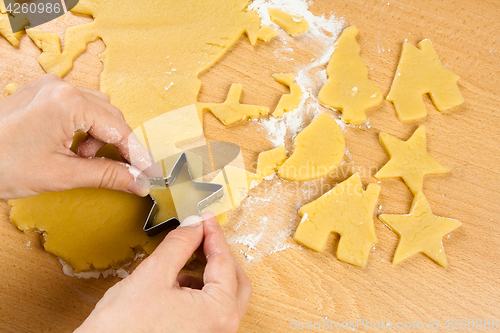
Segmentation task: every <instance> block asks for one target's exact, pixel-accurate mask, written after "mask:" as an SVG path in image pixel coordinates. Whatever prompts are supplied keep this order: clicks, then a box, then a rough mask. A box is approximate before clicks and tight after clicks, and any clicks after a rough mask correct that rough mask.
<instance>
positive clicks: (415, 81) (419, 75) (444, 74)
mask: <svg viewBox="0 0 500 333" xmlns="http://www.w3.org/2000/svg"><path fill="white" fill-rule="evenodd" d="M458 79H459V77H458V75H456V74H455V73H453V72H452V71H450V70H449V69H447V68H446V67H444V66H443V64H442V63H441V61H439V58H438V55H437V52H436V50H435V49H434V46H432V43H431V41H430V40H428V39H424V40H422V41H421V42H420V43H418V48H416V47H414V46H413V45H412V44H410V43H409V42H405V43H404V44H403V52H402V53H401V59H400V60H399V64H398V68H397V70H396V76H394V81H393V83H392V86H391V90H390V91H389V94H388V95H387V100H388V101H390V102H392V103H393V104H394V107H395V109H396V113H397V114H398V117H399V120H401V121H403V122H407V121H413V120H418V119H422V118H425V117H426V116H427V110H426V108H425V104H424V101H423V99H422V94H427V93H428V94H429V95H430V96H431V99H432V102H433V103H434V105H435V106H436V108H437V109H438V110H439V111H445V110H448V109H450V108H452V107H454V106H457V105H460V104H462V103H463V102H464V98H463V97H462V94H461V93H460V90H459V89H458V85H457V81H458Z"/></svg>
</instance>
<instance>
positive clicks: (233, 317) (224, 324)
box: [219, 306, 241, 333]
mask: <svg viewBox="0 0 500 333" xmlns="http://www.w3.org/2000/svg"><path fill="white" fill-rule="evenodd" d="M240 320H241V318H240V314H239V312H238V310H237V309H236V306H235V308H233V309H231V310H228V311H226V313H225V315H223V316H221V317H220V323H219V331H220V332H224V333H226V332H227V333H234V332H237V331H238V328H239V326H240Z"/></svg>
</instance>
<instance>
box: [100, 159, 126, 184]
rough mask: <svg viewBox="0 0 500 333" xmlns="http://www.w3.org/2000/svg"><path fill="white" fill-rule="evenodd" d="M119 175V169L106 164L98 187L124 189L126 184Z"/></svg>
mask: <svg viewBox="0 0 500 333" xmlns="http://www.w3.org/2000/svg"><path fill="white" fill-rule="evenodd" d="M121 174H122V173H121V172H120V169H119V168H118V167H117V166H116V165H113V164H108V165H107V166H106V167H105V168H104V170H103V172H102V176H101V182H100V184H99V187H100V188H109V189H122V188H126V187H127V185H128V183H127V181H126V180H125V179H124V177H121ZM126 183H127V184H126Z"/></svg>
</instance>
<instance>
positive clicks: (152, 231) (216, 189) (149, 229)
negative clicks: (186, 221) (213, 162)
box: [143, 153, 224, 237]
mask: <svg viewBox="0 0 500 333" xmlns="http://www.w3.org/2000/svg"><path fill="white" fill-rule="evenodd" d="M184 164H187V171H188V173H189V179H190V180H191V182H192V183H193V186H194V188H195V189H196V190H198V191H205V192H212V194H210V195H209V196H208V197H206V198H205V199H203V200H201V201H200V202H198V205H197V207H198V214H201V211H202V210H203V208H206V207H208V206H210V205H211V204H212V203H214V202H215V201H217V200H219V199H221V198H222V197H223V195H224V186H222V185H220V184H216V183H206V182H198V181H194V180H193V176H192V175H191V170H190V168H189V162H188V159H187V155H186V153H182V154H181V155H180V156H179V158H178V159H177V161H176V162H175V164H174V167H173V168H172V170H171V171H170V174H169V175H168V176H167V177H158V178H149V181H150V182H151V186H155V185H157V186H163V187H164V186H172V185H173V184H174V183H175V180H176V179H177V176H179V173H180V172H181V170H182V168H183V167H184ZM148 196H149V198H151V200H152V201H153V206H152V207H151V210H150V211H149V215H148V219H147V220H146V223H145V224H144V227H143V230H144V231H145V232H146V233H147V235H148V236H150V237H151V236H154V235H157V234H159V233H160V232H162V231H165V230H169V229H171V228H174V227H176V226H178V225H179V224H180V222H179V219H178V218H176V217H173V218H171V219H168V220H166V221H163V222H161V223H159V224H157V225H153V222H154V220H155V219H156V216H157V215H158V212H159V211H160V209H159V207H158V204H157V202H156V200H155V198H154V197H153V196H152V195H151V194H149V195H148Z"/></svg>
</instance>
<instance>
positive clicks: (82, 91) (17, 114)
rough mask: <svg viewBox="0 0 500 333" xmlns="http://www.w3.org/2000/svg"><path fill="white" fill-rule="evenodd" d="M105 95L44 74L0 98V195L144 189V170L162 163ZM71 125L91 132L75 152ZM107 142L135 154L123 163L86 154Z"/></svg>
mask: <svg viewBox="0 0 500 333" xmlns="http://www.w3.org/2000/svg"><path fill="white" fill-rule="evenodd" d="M109 102H110V100H109V97H108V96H107V95H106V94H104V93H101V92H99V91H94V90H91V89H87V88H81V87H75V86H72V85H70V84H68V83H66V82H64V81H63V80H62V79H60V78H59V77H57V76H55V75H43V76H42V77H40V78H39V79H37V80H35V81H32V82H30V83H28V84H27V85H25V86H23V87H20V88H19V89H18V90H17V91H16V92H15V93H14V94H12V95H11V96H9V97H7V98H6V99H4V100H2V101H0V198H2V199H16V198H22V197H28V196H32V195H35V194H39V193H42V192H55V191H63V190H68V189H72V188H77V187H96V188H98V187H102V188H109V189H114V190H121V191H126V192H129V193H135V194H138V195H140V196H146V195H147V194H148V193H149V188H150V183H149V179H148V176H151V177H154V176H159V175H160V176H161V175H162V171H161V168H159V166H158V165H156V164H155V163H154V161H153V160H152V158H151V157H150V156H149V154H148V153H147V150H146V149H145V148H144V147H142V146H141V145H140V144H139V142H138V140H137V139H136V138H135V136H133V135H131V133H132V130H131V129H130V127H129V126H128V125H127V123H126V122H125V120H124V118H123V114H122V113H121V111H120V110H118V108H116V107H114V106H112V105H111V104H110V103H109ZM77 131H79V132H88V133H89V134H90V135H89V136H88V137H87V138H86V139H85V140H84V141H83V142H82V143H81V144H80V147H79V150H78V154H77V155H75V154H74V153H73V152H72V151H71V150H70V146H71V143H72V140H73V135H74V133H75V132H77ZM105 143H110V144H113V145H114V146H115V147H116V148H117V149H118V151H119V152H120V154H121V155H122V156H123V157H124V158H125V159H127V160H129V162H130V156H131V155H132V153H133V155H134V160H136V161H132V165H128V164H125V163H120V162H116V161H112V160H109V159H103V158H92V157H93V156H94V155H95V153H96V152H97V150H99V149H100V148H101V147H102V146H103V145H104V144H105ZM137 156H139V157H141V158H135V157H137ZM141 171H143V172H141ZM146 174H147V175H146Z"/></svg>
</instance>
